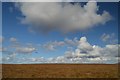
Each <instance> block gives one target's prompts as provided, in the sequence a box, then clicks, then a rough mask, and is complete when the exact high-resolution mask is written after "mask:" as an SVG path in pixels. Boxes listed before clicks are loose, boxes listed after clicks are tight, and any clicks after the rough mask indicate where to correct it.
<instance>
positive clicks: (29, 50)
mask: <svg viewBox="0 0 120 80" xmlns="http://www.w3.org/2000/svg"><path fill="white" fill-rule="evenodd" d="M34 51H36V48H34V47H18V48H16V52H17V53H32V52H34Z"/></svg>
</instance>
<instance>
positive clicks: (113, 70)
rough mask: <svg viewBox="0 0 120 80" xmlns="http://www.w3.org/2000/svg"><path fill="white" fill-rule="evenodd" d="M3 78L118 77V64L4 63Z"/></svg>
mask: <svg viewBox="0 0 120 80" xmlns="http://www.w3.org/2000/svg"><path fill="white" fill-rule="evenodd" d="M2 70H3V71H2V75H3V78H117V77H118V65H117V64H3V65H2Z"/></svg>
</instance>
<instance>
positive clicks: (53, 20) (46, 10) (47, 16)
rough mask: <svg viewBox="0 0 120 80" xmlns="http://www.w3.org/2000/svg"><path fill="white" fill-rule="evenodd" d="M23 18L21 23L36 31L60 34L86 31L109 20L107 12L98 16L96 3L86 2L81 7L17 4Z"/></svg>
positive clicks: (77, 5)
mask: <svg viewBox="0 0 120 80" xmlns="http://www.w3.org/2000/svg"><path fill="white" fill-rule="evenodd" d="M18 7H19V9H20V11H21V13H22V15H23V16H25V17H24V18H23V17H22V19H21V21H22V23H25V24H30V25H31V26H33V28H34V29H35V30H37V31H43V32H45V31H51V30H58V31H62V32H70V31H78V30H86V29H89V28H92V27H94V26H96V25H99V24H105V23H106V22H108V21H109V20H111V15H110V14H109V13H108V12H107V11H103V13H102V14H98V13H97V11H99V7H98V6H97V3H96V2H88V3H87V4H86V5H84V6H83V7H81V5H80V4H79V3H76V4H74V5H73V4H70V3H60V2H51V3H49V2H42V3H35V2H34V3H27V2H25V3H19V6H18Z"/></svg>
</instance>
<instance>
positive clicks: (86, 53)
mask: <svg viewBox="0 0 120 80" xmlns="http://www.w3.org/2000/svg"><path fill="white" fill-rule="evenodd" d="M67 41H68V42H69V41H70V42H74V44H75V45H74V46H71V45H68V43H67ZM76 44H77V45H76ZM65 45H67V46H66V47H68V46H70V47H74V48H73V49H68V50H66V51H65V52H64V54H63V55H62V56H57V57H50V58H44V57H42V56H40V57H31V58H30V57H28V58H27V57H23V58H19V57H16V56H14V55H13V54H12V53H14V54H15V55H16V54H19V53H33V52H34V51H36V50H37V48H36V47H35V46H33V44H31V43H28V44H26V45H24V46H16V47H14V51H12V52H4V53H9V54H8V56H6V57H3V61H4V62H8V63H9V62H15V63H117V62H118V58H119V56H118V50H119V49H118V48H119V46H120V45H119V44H108V45H105V46H104V47H101V46H98V45H91V44H90V43H89V42H88V41H87V38H86V37H85V36H83V37H81V38H80V39H79V40H78V39H77V38H73V39H68V40H63V41H53V42H52V41H51V42H48V43H45V44H43V45H41V46H42V47H44V48H45V49H48V50H56V49H57V47H62V46H65ZM72 45H73V44H72ZM51 46H52V48H51ZM75 46H76V47H75ZM1 50H2V48H1ZM12 55H13V56H14V57H12Z"/></svg>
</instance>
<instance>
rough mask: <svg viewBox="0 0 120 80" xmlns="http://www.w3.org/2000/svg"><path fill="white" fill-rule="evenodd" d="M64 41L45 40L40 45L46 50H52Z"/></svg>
mask: <svg viewBox="0 0 120 80" xmlns="http://www.w3.org/2000/svg"><path fill="white" fill-rule="evenodd" d="M64 44H65V43H64V42H63V41H54V42H47V43H45V44H43V45H42V47H43V48H44V49H46V50H50V51H54V50H56V48H57V47H60V46H63V45H64Z"/></svg>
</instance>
